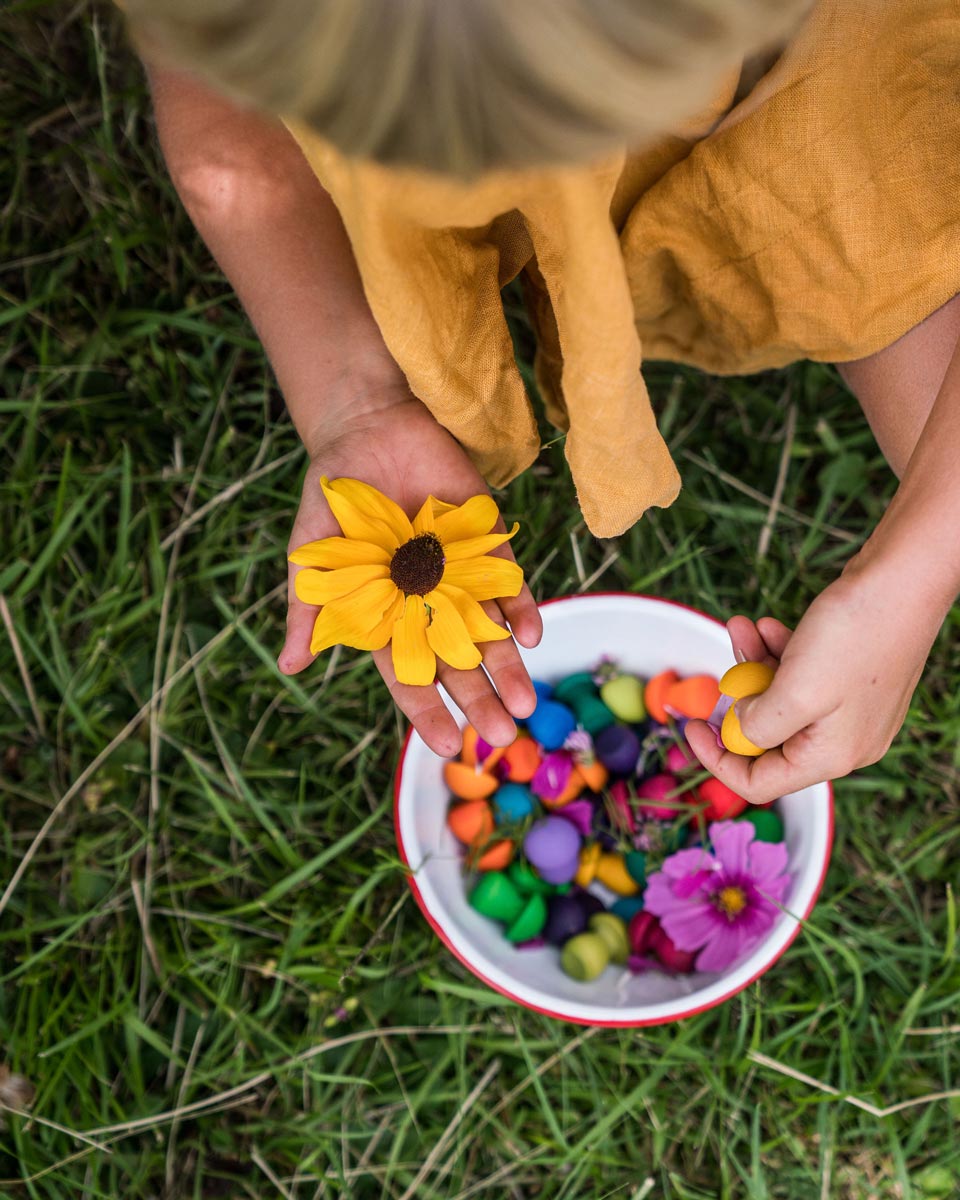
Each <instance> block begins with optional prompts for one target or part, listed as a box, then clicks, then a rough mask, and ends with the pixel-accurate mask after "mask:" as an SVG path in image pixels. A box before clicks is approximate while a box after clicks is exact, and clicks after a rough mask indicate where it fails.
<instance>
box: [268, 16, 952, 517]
mask: <svg viewBox="0 0 960 1200" xmlns="http://www.w3.org/2000/svg"><path fill="white" fill-rule="evenodd" d="M958 13H960V9H958V5H957V4H956V0H820V3H818V4H817V5H816V7H815V8H814V10H813V11H812V13H811V14H810V16H809V17H808V19H807V20H806V22H805V23H804V24H803V26H802V27H801V28H800V29H799V30H798V31H797V33H796V35H795V37H794V38H793V40H792V41H791V43H790V45H789V47H788V48H787V49H786V51H785V52H784V54H783V55H782V56H781V57H780V58H779V60H778V61H777V63H776V65H775V66H774V67H773V68H772V70H771V71H770V72H769V73H768V74H767V75H766V76H765V77H764V78H763V79H761V80H760V82H759V83H758V84H757V86H756V87H755V88H754V90H753V92H751V93H750V95H748V96H747V97H746V98H745V99H744V100H743V101H742V102H741V103H740V104H739V105H737V107H735V108H734V109H733V110H732V112H727V110H728V109H729V106H730V102H731V99H732V97H733V94H734V89H735V86H736V82H737V80H736V79H735V78H726V79H723V80H720V81H718V84H717V92H716V98H715V101H714V103H713V104H712V105H711V106H710V108H709V110H708V111H707V112H704V113H701V114H699V115H697V116H696V117H695V118H693V119H691V121H690V122H689V123H688V124H687V126H686V127H685V128H684V129H683V130H681V131H679V132H678V133H677V134H675V135H673V136H670V137H665V138H663V139H662V140H660V141H659V142H658V143H657V144H656V145H653V146H650V147H647V148H645V149H644V150H642V151H640V152H631V153H629V154H627V153H623V154H618V155H613V156H610V157H609V158H608V159H606V160H604V161H603V162H600V163H595V164H592V165H591V166H588V167H583V166H577V167H564V168H551V169H541V170H536V171H523V172H495V173H491V174H489V175H487V176H484V177H483V178H482V179H480V180H479V181H477V182H473V183H468V184H467V183H461V182H459V181H456V180H449V179H444V178H442V177H438V176H429V175H425V174H423V173H420V172H415V171H398V170H391V169H387V168H383V167H379V166H377V165H375V164H371V163H368V162H360V161H356V160H348V159H346V158H345V157H344V156H342V155H341V154H339V153H338V152H337V151H336V150H334V149H333V148H332V147H331V146H330V145H329V144H327V143H326V142H324V141H323V139H321V138H319V137H318V136H317V135H315V134H314V133H313V132H312V131H310V130H309V129H308V128H306V127H305V126H302V125H299V124H297V123H296V122H288V127H289V128H290V130H291V132H292V133H293V135H294V136H295V137H296V138H297V140H298V142H299V144H300V146H301V147H302V149H303V152H304V154H305V156H306V158H307V160H308V161H309V162H310V164H311V166H312V167H313V169H314V171H315V172H316V174H317V176H318V178H319V179H320V181H321V183H322V184H323V185H324V187H325V188H326V189H327V190H328V191H329V192H330V194H331V196H332V198H333V200H334V202H335V203H336V205H337V207H338V210H339V211H340V214H341V216H342V218H343V221H344V225H345V227H346V230H347V233H348V235H349V237H350V241H351V244H352V247H353V251H354V254H355V256H356V260H357V264H358V268H359V271H360V275H361V278H362V280H363V286H364V289H365V292H366V296H367V299H368V301H369V303H370V306H371V309H372V311H373V314H374V317H375V318H376V320H377V323H378V325H379V327H380V329H381V331H382V333H383V336H384V339H385V341H386V344H387V347H388V348H389V350H390V352H391V354H392V355H393V357H394V358H395V360H396V362H397V363H398V364H399V366H400V367H401V369H402V370H403V371H404V373H405V374H406V376H407V379H408V380H409V383H410V386H411V389H412V391H413V392H414V394H415V395H417V396H418V397H419V398H420V399H421V400H422V401H423V402H424V403H425V404H426V405H427V407H428V408H429V409H430V410H431V411H432V412H433V414H434V415H435V416H436V417H437V419H438V420H439V421H440V422H441V424H443V425H444V426H445V427H446V428H447V429H449V430H450V432H451V433H452V434H453V435H454V436H455V437H456V438H457V439H458V440H459V441H460V443H461V444H462V445H463V447H464V448H465V449H466V451H467V452H468V453H469V454H470V456H471V458H472V459H473V461H474V462H475V463H476V465H477V467H478V469H479V470H480V471H481V473H482V474H483V475H484V476H485V478H486V479H487V480H488V482H489V483H490V484H491V485H492V486H495V487H496V486H502V485H504V484H506V483H508V482H509V481H510V480H511V479H513V478H514V477H515V476H516V475H518V474H519V473H520V472H521V471H523V470H524V469H525V468H526V467H528V466H529V465H530V464H531V463H532V462H533V460H534V459H535V458H536V456H537V454H538V451H539V448H540V442H539V437H538V433H537V427H536V421H535V419H534V415H533V411H532V409H531V406H530V403H529V400H528V398H527V395H526V390H525V387H524V383H523V380H522V379H521V377H520V373H519V371H518V369H517V365H516V361H515V358H514V352H513V346H512V343H511V339H510V334H509V331H508V329H507V324H506V320H505V317H504V312H503V304H502V300H501V288H502V287H503V286H504V285H505V284H506V283H508V282H509V281H510V280H512V279H514V278H515V277H516V276H517V275H521V276H522V279H523V284H524V294H525V297H526V300H527V304H528V308H529V310H530V315H531V319H532V323H533V327H534V330H535V332H536V335H537V342H538V351H537V358H536V363H535V373H536V379H537V383H538V386H539V389H540V392H541V394H542V396H543V398H544V401H545V404H546V411H547V415H548V416H549V418H550V420H551V421H553V422H554V424H556V425H557V426H558V427H559V428H560V429H561V430H564V431H566V439H565V451H566V456H567V460H568V462H569V464H570V469H571V474H572V476H573V480H574V484H575V486H576V489H577V496H578V501H579V503H580V507H581V510H582V512H583V516H584V519H585V520H586V522H587V525H588V526H589V528H590V530H591V531H592V532H593V533H594V534H595V535H597V536H599V537H612V536H615V535H617V534H619V533H622V532H623V531H624V530H625V529H627V528H629V527H630V525H632V524H633V523H634V522H635V521H636V520H637V519H638V518H639V517H640V516H641V515H642V513H643V512H644V511H645V510H646V509H647V508H649V507H651V506H661V507H662V506H666V505H669V504H670V503H672V501H673V500H674V499H675V498H676V495H677V493H678V491H679V487H680V479H679V475H678V473H677V470H676V467H675V466H674V464H673V461H672V459H671V457H670V454H669V451H668V449H667V447H666V445H665V443H664V441H663V439H662V438H661V436H660V434H659V432H658V430H657V427H656V421H655V418H654V414H653V410H652V408H651V404H650V399H649V396H648V394H647V390H646V387H645V386H644V382H643V378H642V375H641V371H640V366H641V347H642V348H643V353H644V355H645V356H646V357H647V358H656V359H668V360H671V361H676V362H683V363H689V364H692V365H695V366H698V367H702V368H704V369H706V370H708V371H712V372H715V373H719V374H738V373H747V372H753V371H759V370H763V369H766V368H771V367H779V366H783V365H785V364H787V363H789V362H792V361H794V360H796V359H798V358H812V359H816V360H820V361H842V360H850V359H855V358H860V357H863V356H864V355H866V354H870V353H873V352H874V351H876V350H879V349H881V348H883V347H884V346H887V345H889V344H890V343H891V342H893V341H895V340H896V339H897V338H898V337H900V336H901V335H902V334H904V333H905V332H907V330H909V329H910V328H912V327H913V326H914V325H915V324H917V323H918V322H919V321H920V320H922V319H923V318H924V317H926V316H928V315H929V314H930V313H931V312H933V311H934V309H936V308H938V307H939V306H940V305H941V304H943V303H945V302H946V301H947V300H948V299H949V298H950V297H951V296H953V295H954V294H955V293H956V292H957V291H960V246H958V231H960V222H958V213H960V200H958V196H960V84H958V80H960V62H958V59H960V15H958ZM724 114H726V116H724ZM720 118H723V119H722V120H721V119H720Z"/></svg>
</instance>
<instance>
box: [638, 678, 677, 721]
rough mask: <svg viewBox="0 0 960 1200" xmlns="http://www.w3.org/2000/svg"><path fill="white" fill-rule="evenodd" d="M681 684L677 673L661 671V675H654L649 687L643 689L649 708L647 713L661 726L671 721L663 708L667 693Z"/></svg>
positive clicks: (644, 699) (644, 700) (644, 698)
mask: <svg viewBox="0 0 960 1200" xmlns="http://www.w3.org/2000/svg"><path fill="white" fill-rule="evenodd" d="M679 682H680V676H679V675H678V674H677V673H676V671H661V672H660V674H659V675H654V677H653V678H652V679H650V680H648V682H647V686H646V687H645V688H644V689H643V703H644V704H645V705H646V707H647V712H648V713H649V715H650V716H651V717H653V719H654V720H655V721H659V722H660V724H661V725H666V723H667V722H668V721H669V719H670V718H669V716H668V715H667V712H666V709H665V708H664V707H663V704H664V701H665V700H666V698H667V692H668V691H669V690H670V688H671V687H673V685H674V684H675V683H679Z"/></svg>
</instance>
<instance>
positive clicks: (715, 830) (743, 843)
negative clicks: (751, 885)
mask: <svg viewBox="0 0 960 1200" xmlns="http://www.w3.org/2000/svg"><path fill="white" fill-rule="evenodd" d="M755 833H756V830H755V829H754V828H753V826H752V825H751V824H750V822H749V821H714V822H713V824H712V825H711V826H710V844H711V845H712V846H713V852H714V854H716V856H717V858H718V859H719V860H720V862H721V864H722V865H723V867H724V869H725V870H727V871H731V872H736V873H738V874H747V873H748V872H749V870H750V867H749V858H748V847H749V845H750V843H751V842H752V841H753V838H754V834H755Z"/></svg>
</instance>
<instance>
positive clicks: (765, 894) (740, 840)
mask: <svg viewBox="0 0 960 1200" xmlns="http://www.w3.org/2000/svg"><path fill="white" fill-rule="evenodd" d="M754 832H755V830H754V828H753V825H752V824H751V823H750V822H749V821H716V822H714V824H712V825H711V826H710V829H709V834H710V843H711V845H712V847H713V853H712V854H711V853H710V851H709V850H707V849H705V848H704V847H703V846H697V847H695V848H692V849H689V850H680V851H679V852H678V853H677V854H672V855H671V856H670V857H669V858H667V859H664V862H663V867H662V869H661V870H660V871H657V872H656V873H655V874H653V875H649V876H648V877H647V887H646V891H645V892H644V896H643V907H644V909H645V911H647V912H651V913H653V914H654V915H655V916H657V917H659V918H660V923H661V925H662V926H663V929H664V931H665V932H666V934H667V935H668V937H670V938H671V939H672V941H673V942H674V944H675V945H676V947H677V949H678V950H690V951H693V950H699V951H700V953H699V954H698V955H697V961H696V969H697V970H698V971H723V970H725V969H726V968H727V967H729V966H730V965H731V964H732V963H733V962H734V961H735V960H736V959H738V958H739V957H740V956H741V955H742V954H744V953H746V952H747V951H748V950H752V949H753V947H754V946H755V945H756V944H757V943H758V942H759V941H760V939H761V938H763V937H764V936H765V935H766V934H767V933H768V932H769V930H770V929H771V928H772V926H773V923H774V921H775V920H776V918H777V916H778V914H779V912H780V910H779V908H778V907H777V906H778V905H779V904H782V903H783V898H784V896H785V895H786V893H787V889H788V888H789V886H790V876H789V875H788V874H786V866H787V848H786V846H785V845H784V844H783V842H758V841H755V840H754Z"/></svg>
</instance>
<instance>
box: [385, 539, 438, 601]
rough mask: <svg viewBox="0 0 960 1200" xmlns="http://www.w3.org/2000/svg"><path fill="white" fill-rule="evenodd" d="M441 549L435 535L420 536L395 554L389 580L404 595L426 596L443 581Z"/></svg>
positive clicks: (405, 543)
mask: <svg viewBox="0 0 960 1200" xmlns="http://www.w3.org/2000/svg"><path fill="white" fill-rule="evenodd" d="M444 561H445V559H444V557H443V546H442V544H441V542H440V539H439V538H438V537H437V535H436V534H435V533H420V534H417V536H416V537H413V538H411V539H410V541H409V542H404V543H403V545H402V546H398V547H397V549H396V550H395V551H394V554H393V558H392V559H391V560H390V578H391V579H392V580H393V582H394V583H395V584H396V585H397V587H398V588H399V589H400V591H401V592H403V593H404V594H405V595H407V596H425V595H426V594H427V592H432V591H433V589H434V588H435V587H436V586H437V584H438V583H439V582H440V580H441V579H442V578H443V564H444Z"/></svg>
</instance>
